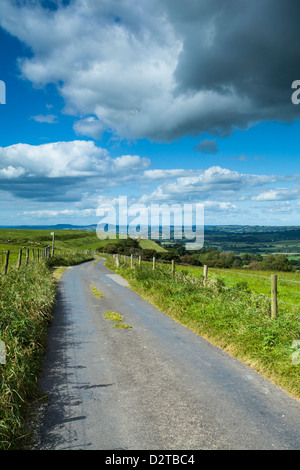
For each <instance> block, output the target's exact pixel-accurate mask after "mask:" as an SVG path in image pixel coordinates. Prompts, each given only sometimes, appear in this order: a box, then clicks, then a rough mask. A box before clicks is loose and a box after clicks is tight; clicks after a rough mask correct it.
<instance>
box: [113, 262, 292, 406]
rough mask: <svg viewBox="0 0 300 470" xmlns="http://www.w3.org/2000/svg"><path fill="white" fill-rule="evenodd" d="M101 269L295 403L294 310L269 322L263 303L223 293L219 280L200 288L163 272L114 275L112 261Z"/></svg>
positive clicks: (146, 269) (144, 269) (125, 270)
mask: <svg viewBox="0 0 300 470" xmlns="http://www.w3.org/2000/svg"><path fill="white" fill-rule="evenodd" d="M106 266H107V267H108V268H109V269H111V270H112V271H114V272H116V273H118V274H120V275H122V276H123V277H124V278H125V279H126V280H127V281H128V282H129V283H130V286H131V287H132V288H133V289H134V290H135V291H137V292H138V293H139V294H141V295H142V296H143V297H144V298H145V299H147V300H149V301H150V302H152V303H153V304H154V305H155V306H156V307H157V308H159V309H160V310H162V311H164V312H165V313H166V314H168V315H170V316H171V317H172V318H173V319H174V320H176V321H177V322H179V323H181V324H183V325H184V326H186V327H188V328H190V329H191V330H193V331H194V332H195V333H197V334H199V335H201V336H203V337H204V338H206V339H207V340H209V341H210V342H211V343H212V344H214V345H215V346H218V347H220V348H222V349H224V350H225V351H226V352H228V353H229V354H231V355H232V356H235V357H236V358H237V359H239V360H241V361H242V362H244V363H245V364H247V365H248V366H250V367H251V368H253V369H254V370H256V371H257V372H259V373H260V374H262V375H263V376H264V377H265V378H267V379H269V380H270V381H272V382H273V383H275V384H276V385H277V386H279V387H281V388H282V389H284V390H286V392H287V393H289V394H290V395H291V396H293V397H294V398H297V399H300V388H299V383H300V364H299V363H295V361H293V360H292V354H293V352H294V350H293V346H292V345H293V342H294V341H295V340H299V339H300V324H299V317H300V312H299V309H298V310H297V309H296V310H288V309H287V310H285V311H283V310H281V313H280V314H279V315H278V317H277V318H276V319H271V316H270V302H269V300H268V299H265V298H261V297H259V296H257V295H256V294H251V295H249V294H246V293H239V292H232V291H229V290H227V289H224V288H223V282H222V281H221V280H220V279H218V278H214V279H210V280H209V281H208V282H207V284H206V286H205V287H203V285H202V280H201V279H200V278H198V279H197V278H195V277H193V276H191V275H190V274H189V273H188V272H176V273H175V274H172V273H171V272H170V269H169V267H167V266H158V267H157V268H156V269H155V271H153V270H152V267H151V266H150V265H142V266H141V267H138V266H136V267H135V268H130V267H128V266H126V265H123V264H122V265H121V266H120V268H118V269H116V267H115V263H114V262H113V260H112V259H111V258H107V260H106Z"/></svg>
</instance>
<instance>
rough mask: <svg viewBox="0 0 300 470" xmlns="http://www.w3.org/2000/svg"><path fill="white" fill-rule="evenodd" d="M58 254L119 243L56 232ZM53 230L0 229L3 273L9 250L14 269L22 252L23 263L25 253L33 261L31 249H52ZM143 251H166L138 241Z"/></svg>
mask: <svg viewBox="0 0 300 470" xmlns="http://www.w3.org/2000/svg"><path fill="white" fill-rule="evenodd" d="M54 233H55V251H56V253H57V254H61V255H63V256H65V254H63V252H71V251H87V250H89V251H92V252H93V251H95V250H96V249H97V248H100V247H104V246H105V245H107V244H111V243H115V244H117V243H118V240H117V239H116V240H114V239H107V240H106V239H105V240H101V239H99V238H98V237H97V233H96V232H95V231H85V230H55V232H54ZM50 234H51V230H46V229H43V230H35V229H0V271H1V270H3V266H4V262H5V253H6V251H7V250H10V252H11V253H10V258H9V265H10V266H15V265H16V263H17V259H18V252H19V250H20V249H21V248H22V249H23V262H24V260H25V257H26V249H29V250H30V252H29V255H30V258H31V257H32V249H34V250H35V256H36V253H37V251H36V250H37V249H39V250H43V249H44V248H45V247H46V246H49V245H50V246H52V235H50ZM139 245H140V247H141V248H150V249H153V250H156V251H166V250H165V249H164V248H162V247H160V246H159V245H157V244H156V243H155V242H154V241H152V240H146V239H141V240H140V241H139Z"/></svg>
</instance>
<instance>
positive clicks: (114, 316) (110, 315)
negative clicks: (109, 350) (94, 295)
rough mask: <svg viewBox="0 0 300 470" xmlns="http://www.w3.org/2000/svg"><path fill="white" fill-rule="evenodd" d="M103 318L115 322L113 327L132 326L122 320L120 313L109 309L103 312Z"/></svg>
mask: <svg viewBox="0 0 300 470" xmlns="http://www.w3.org/2000/svg"><path fill="white" fill-rule="evenodd" d="M104 318H105V319H106V320H110V321H113V322H116V323H115V325H114V326H113V328H125V329H128V328H132V326H130V325H128V324H127V323H123V322H122V320H123V316H122V315H121V314H120V313H117V312H112V311H111V310H109V311H108V312H106V313H105V314H104Z"/></svg>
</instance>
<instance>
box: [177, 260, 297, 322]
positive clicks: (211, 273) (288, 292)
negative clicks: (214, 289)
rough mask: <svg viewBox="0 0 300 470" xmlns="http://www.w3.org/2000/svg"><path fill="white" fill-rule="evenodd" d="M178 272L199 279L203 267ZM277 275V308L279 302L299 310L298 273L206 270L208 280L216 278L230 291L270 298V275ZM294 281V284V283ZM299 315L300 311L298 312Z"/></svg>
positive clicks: (192, 267)
mask: <svg viewBox="0 0 300 470" xmlns="http://www.w3.org/2000/svg"><path fill="white" fill-rule="evenodd" d="M176 269H177V270H178V271H183V272H188V273H189V274H191V275H193V276H195V277H198V278H200V277H201V276H202V275H203V267H198V266H180V265H178V266H176ZM272 274H276V275H277V290H278V293H277V298H278V300H279V306H282V305H283V304H281V302H287V303H291V304H295V305H299V308H300V273H297V272H295V273H293V272H292V273H290V272H275V271H255V270H253V271H252V270H251V271H250V272H249V271H248V272H245V270H242V269H235V270H233V269H228V270H226V269H215V268H208V278H211V279H214V278H218V279H220V280H222V281H223V282H224V285H225V286H226V287H228V288H232V289H237V290H239V289H241V287H242V290H250V291H251V292H253V293H255V294H257V295H264V296H266V297H269V298H270V297H271V275H272ZM294 281H296V282H294ZM299 313H300V310H299Z"/></svg>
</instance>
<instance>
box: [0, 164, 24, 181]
mask: <svg viewBox="0 0 300 470" xmlns="http://www.w3.org/2000/svg"><path fill="white" fill-rule="evenodd" d="M24 173H25V169H24V168H23V167H18V168H15V167H13V166H11V165H8V167H7V168H1V169H0V179H13V178H19V176H21V175H24Z"/></svg>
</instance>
